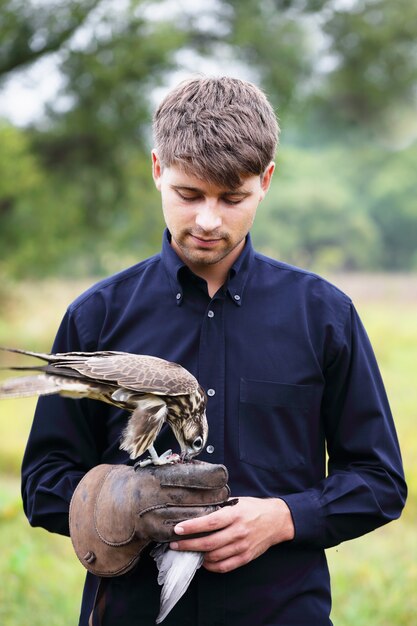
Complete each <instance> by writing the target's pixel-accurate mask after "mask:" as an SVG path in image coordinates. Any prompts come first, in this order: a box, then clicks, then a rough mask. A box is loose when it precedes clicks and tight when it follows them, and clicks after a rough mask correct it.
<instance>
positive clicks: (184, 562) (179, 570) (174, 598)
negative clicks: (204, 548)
mask: <svg viewBox="0 0 417 626" xmlns="http://www.w3.org/2000/svg"><path fill="white" fill-rule="evenodd" d="M151 556H153V558H154V559H155V561H156V565H157V567H158V570H159V574H158V583H159V584H160V585H162V590H161V605H160V610H159V615H158V617H157V618H156V623H157V624H160V623H161V622H162V621H163V620H164V619H165V618H166V616H167V615H168V613H169V612H170V610H171V609H172V608H173V607H174V606H175V605H176V603H177V602H178V600H179V599H180V598H182V596H183V595H184V593H185V592H186V591H187V589H188V587H189V585H190V583H191V581H192V579H193V578H194V574H195V573H196V571H197V570H198V568H199V567H200V566H201V565H202V563H203V560H204V555H203V553H202V552H186V551H183V552H181V551H178V552H177V551H176V550H171V549H170V547H169V544H163V543H159V544H157V545H156V546H155V548H154V549H153V550H152V551H151Z"/></svg>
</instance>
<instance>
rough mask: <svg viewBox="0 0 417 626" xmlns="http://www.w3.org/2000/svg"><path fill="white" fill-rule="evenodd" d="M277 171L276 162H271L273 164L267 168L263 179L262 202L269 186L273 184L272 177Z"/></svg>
mask: <svg viewBox="0 0 417 626" xmlns="http://www.w3.org/2000/svg"><path fill="white" fill-rule="evenodd" d="M274 170H275V163H274V161H271V163H270V164H269V165H268V167H267V168H266V170H265V172H264V173H263V175H262V177H261V189H262V192H261V200H263V199H264V198H265V196H266V193H267V191H268V189H269V186H270V184H271V180H272V175H273V173H274Z"/></svg>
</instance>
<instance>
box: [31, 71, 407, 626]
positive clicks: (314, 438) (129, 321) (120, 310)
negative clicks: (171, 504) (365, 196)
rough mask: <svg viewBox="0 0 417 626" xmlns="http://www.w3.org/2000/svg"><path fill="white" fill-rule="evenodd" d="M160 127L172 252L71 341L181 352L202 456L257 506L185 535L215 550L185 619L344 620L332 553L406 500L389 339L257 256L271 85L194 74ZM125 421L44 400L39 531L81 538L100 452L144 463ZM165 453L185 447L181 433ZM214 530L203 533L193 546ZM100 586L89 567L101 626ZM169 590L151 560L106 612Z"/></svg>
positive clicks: (103, 298) (87, 306)
mask: <svg viewBox="0 0 417 626" xmlns="http://www.w3.org/2000/svg"><path fill="white" fill-rule="evenodd" d="M154 134H155V149H154V150H153V152H152V164H153V177H154V180H155V184H156V187H157V189H158V190H159V191H160V193H161V198H162V207H163V212H164V218H165V221H166V225H167V230H166V232H165V235H164V239H163V248H162V252H161V254H158V255H156V256H154V257H152V258H151V259H148V260H146V261H143V262H142V263H139V264H138V265H136V266H135V267H133V268H130V269H128V270H126V271H124V272H121V273H120V274H118V275H116V276H113V277H111V278H109V279H107V280H104V281H102V282H100V283H99V284H98V285H96V286H94V287H92V288H91V289H90V290H88V291H87V292H86V293H85V294H83V295H82V296H80V297H79V298H78V299H77V300H76V301H75V302H74V303H73V304H72V305H71V306H70V307H69V309H68V312H67V314H66V316H65V318H64V320H63V322H62V325H61V328H60V330H59V332H58V335H57V338H56V342H55V345H54V351H60V352H62V351H72V350H81V351H94V350H124V351H129V352H135V353H139V354H150V355H155V356H159V357H163V358H165V359H168V360H172V361H176V362H178V363H180V364H182V365H183V366H185V367H186V368H187V369H189V370H190V371H191V372H192V373H193V374H194V375H195V376H196V377H197V378H198V380H199V382H200V383H201V385H202V386H203V387H204V389H205V390H206V392H207V395H208V406H207V415H208V421H209V439H208V442H207V445H206V448H205V450H204V452H203V453H202V454H201V455H200V457H199V458H200V459H202V460H205V461H210V462H213V463H224V464H225V465H226V466H227V468H228V471H229V485H230V487H231V491H232V495H233V496H238V497H239V503H238V504H237V505H236V506H233V507H225V508H222V509H220V510H218V511H216V512H213V513H210V514H209V515H206V516H203V517H200V518H198V519H188V520H185V521H184V522H182V523H180V524H178V525H177V526H176V528H175V531H176V534H177V536H181V535H184V536H185V538H184V539H183V540H175V541H173V542H172V543H171V547H172V548H173V549H174V550H175V549H180V550H195V551H203V552H204V553H205V560H204V567H203V568H201V570H199V571H198V572H197V575H196V577H195V579H194V580H193V582H192V583H191V586H190V588H189V589H188V591H187V593H186V594H185V596H184V597H183V598H182V599H181V600H180V602H179V603H178V604H177V606H175V607H174V609H173V610H172V612H171V613H170V614H169V616H168V617H167V619H166V622H165V623H166V624H167V626H169V625H179V624H181V626H184V625H189V626H221V625H224V626H235V625H236V626H237V625H238V626H245V625H248V626H257V625H263V624H265V625H269V626H271V625H272V624H273V625H275V626H278V625H279V626H286V625H289V624H293V625H297V626H313V625H314V626H328V625H329V624H331V621H330V618H329V614H330V605H331V599H330V588H329V587H330V585H329V575H328V569H327V565H326V559H325V554H324V549H325V548H327V547H329V546H333V545H336V544H338V543H340V542H341V541H345V540H347V539H351V538H353V537H357V536H359V535H362V534H364V533H366V532H369V531H371V530H373V529H374V528H376V527H378V526H380V525H382V524H384V523H387V522H389V521H390V520H393V519H395V518H397V517H398V516H399V515H400V512H401V510H402V507H403V506H404V501H405V497H406V487H405V483H404V477H403V471H402V465H401V457H400V452H399V448H398V443H397V438H396V434H395V430H394V425H393V421H392V417H391V413H390V409H389V406H388V402H387V399H386V395H385V392H384V388H383V384H382V381H381V378H380V374H379V372H378V367H377V364H376V361H375V358H374V355H373V352H372V349H371V346H370V344H369V341H368V339H367V336H366V334H365V331H364V329H363V327H362V325H361V322H360V320H359V318H358V316H357V314H356V312H355V309H354V307H353V305H352V303H351V301H350V299H349V298H348V297H347V296H345V295H344V294H343V293H342V292H340V291H339V290H338V289H337V288H335V287H333V286H332V285H330V284H329V283H327V282H326V281H324V280H323V279H321V278H319V277H318V276H316V275H314V274H312V273H310V272H307V271H303V270H301V269H298V268H295V267H291V266H288V265H286V264H284V263H281V262H278V261H275V260H273V259H270V258H266V257H264V256H262V255H261V254H258V253H257V252H256V251H255V250H254V249H253V248H252V244H251V239H250V235H249V231H250V228H251V226H252V222H253V219H254V217H255V213H256V210H257V207H258V205H259V203H260V202H261V201H262V199H263V198H264V196H265V194H266V193H267V191H268V188H269V185H270V182H271V178H272V174H273V171H274V163H273V158H274V154H275V149H276V142H277V136H278V125H277V122H276V118H275V115H274V112H273V110H272V108H271V106H270V104H269V103H268V101H267V99H266V98H265V96H264V94H263V93H262V92H261V91H260V90H259V89H257V88H256V87H255V86H254V85H252V84H250V83H246V82H243V81H239V80H236V79H231V78H207V79H206V78H197V79H192V80H189V81H186V82H185V83H182V84H180V85H179V86H178V87H177V88H176V89H174V90H173V91H172V92H171V93H169V94H168V96H167V97H166V98H165V100H164V101H163V102H162V104H161V105H160V107H159V108H158V110H157V112H156V114H155V119H154ZM125 420H126V415H125V413H123V411H120V410H116V409H114V407H108V406H103V405H102V404H98V403H94V402H91V401H88V400H82V401H79V402H74V401H71V400H64V399H62V398H59V397H50V398H46V399H42V400H41V401H40V402H39V406H38V409H37V413H36V416H35V420H34V425H33V429H32V432H31V435H30V438H29V442H28V447H27V451H26V455H25V459H24V464H23V494H24V501H25V507H26V512H27V515H28V517H29V520H30V521H31V523H32V524H34V525H42V526H44V527H45V528H47V529H48V530H51V531H53V532H59V533H63V534H68V507H69V501H70V499H71V496H72V494H73V492H74V489H75V487H76V485H77V484H78V483H79V481H80V479H81V478H82V477H83V476H85V475H86V474H87V473H88V472H89V471H91V470H92V468H94V467H95V466H96V465H98V464H102V463H109V464H123V463H126V462H127V457H126V455H125V453H123V452H122V451H120V450H119V447H118V444H119V439H120V433H121V430H122V428H123V426H124V424H125ZM156 445H157V448H158V449H160V450H165V449H166V448H169V447H174V446H175V442H174V441H173V440H172V435H171V434H170V432H169V429H166V430H165V431H162V432H161V434H160V436H159V439H158V440H157V444H156ZM326 449H327V454H328V470H327V474H326ZM213 531H215V532H213ZM195 533H198V534H199V533H203V536H202V537H201V536H200V537H199V538H195V537H194V538H189V535H194V534H195ZM97 586H98V581H97V579H96V578H95V577H94V576H92V575H90V574H89V575H88V576H87V581H86V586H85V592H84V597H83V606H82V612H81V619H80V624H82V625H85V624H87V621H88V617H89V615H90V613H91V611H92V609H93V606H94V596H95V593H96V590H97ZM158 596H159V589H158V586H157V583H156V570H155V566H154V564H153V562H152V560H151V559H150V558H149V556H148V555H147V554H143V555H142V556H141V559H140V562H139V566H138V567H136V568H135V569H134V570H133V571H131V572H130V573H128V574H125V575H124V576H120V577H112V578H110V579H108V580H107V585H106V593H105V603H104V604H103V607H104V608H103V610H102V611H101V622H100V623H102V624H103V625H116V624H121V623H123V624H124V625H125V626H129V625H130V624H132V625H133V624H141V625H148V624H153V623H154V619H155V615H156V613H157V604H158Z"/></svg>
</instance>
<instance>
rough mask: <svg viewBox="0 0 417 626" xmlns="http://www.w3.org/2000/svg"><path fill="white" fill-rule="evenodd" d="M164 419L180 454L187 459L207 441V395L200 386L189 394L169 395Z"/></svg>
mask: <svg viewBox="0 0 417 626" xmlns="http://www.w3.org/2000/svg"><path fill="white" fill-rule="evenodd" d="M165 400H166V402H167V409H168V411H167V416H166V421H167V422H168V424H169V425H170V426H171V428H172V430H173V432H174V435H175V438H176V439H177V441H178V443H179V444H180V448H181V456H182V458H183V459H184V460H186V461H188V460H190V459H192V458H193V457H194V456H196V455H197V454H199V453H200V452H201V451H202V449H203V448H204V446H205V444H206V441H207V434H208V426H207V418H206V404H207V396H206V394H205V392H204V390H203V388H202V387H200V386H199V387H198V389H197V390H196V391H195V392H194V393H191V394H189V395H180V396H171V397H166V398H165Z"/></svg>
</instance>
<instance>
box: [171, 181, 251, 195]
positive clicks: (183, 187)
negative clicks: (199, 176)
mask: <svg viewBox="0 0 417 626" xmlns="http://www.w3.org/2000/svg"><path fill="white" fill-rule="evenodd" d="M171 189H177V190H180V189H181V190H183V191H191V192H193V193H201V194H204V191H203V190H202V189H199V188H198V187H190V186H189V185H174V184H172V185H171ZM220 195H222V196H239V197H242V198H247V197H248V196H251V195H252V191H245V190H244V189H240V190H236V191H233V190H232V189H229V190H226V191H223V192H222V193H221V194H220Z"/></svg>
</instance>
